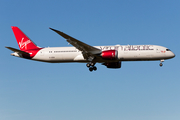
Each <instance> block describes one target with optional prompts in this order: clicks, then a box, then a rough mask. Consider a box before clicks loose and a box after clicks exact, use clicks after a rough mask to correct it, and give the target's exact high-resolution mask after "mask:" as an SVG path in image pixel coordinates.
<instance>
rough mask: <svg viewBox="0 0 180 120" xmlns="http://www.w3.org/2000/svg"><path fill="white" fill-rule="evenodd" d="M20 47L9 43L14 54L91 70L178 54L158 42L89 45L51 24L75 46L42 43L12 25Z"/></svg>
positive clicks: (162, 58) (119, 66)
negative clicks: (76, 65)
mask: <svg viewBox="0 0 180 120" xmlns="http://www.w3.org/2000/svg"><path fill="white" fill-rule="evenodd" d="M11 28H12V30H13V32H14V35H15V38H16V40H17V43H18V45H19V48H20V50H19V49H16V48H12V47H6V48H8V49H9V50H11V51H13V52H14V53H11V55H12V56H16V57H20V58H25V59H29V60H35V61H41V62H49V63H70V62H79V63H86V66H87V67H88V68H89V71H91V72H92V71H96V70H97V67H96V66H95V64H96V63H101V64H102V65H105V66H106V67H107V68H121V62H123V61H155V60H160V64H159V65H160V66H163V64H162V62H164V60H166V59H171V58H174V57H175V54H174V53H173V52H172V51H171V50H170V49H168V48H166V47H163V46H158V45H114V46H90V45H88V44H86V43H83V42H81V41H79V40H77V39H75V38H73V37H71V36H69V35H67V34H65V33H63V32H61V31H58V30H55V29H53V28H50V29H51V30H53V31H54V32H56V33H57V34H59V35H61V36H62V37H63V38H65V39H66V41H67V42H68V43H69V44H71V45H72V46H74V47H46V48H43V47H39V46H37V45H36V44H35V43H34V42H33V41H32V40H31V39H29V38H28V37H27V36H26V35H25V34H24V33H23V32H22V31H21V30H20V29H19V28H18V27H16V26H11Z"/></svg>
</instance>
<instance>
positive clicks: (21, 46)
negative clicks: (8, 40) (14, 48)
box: [19, 38, 31, 49]
mask: <svg viewBox="0 0 180 120" xmlns="http://www.w3.org/2000/svg"><path fill="white" fill-rule="evenodd" d="M23 40H24V38H22V39H21V42H19V47H20V48H21V49H23V48H24V47H25V49H27V45H28V44H29V43H31V41H30V40H27V41H25V42H24V41H23Z"/></svg>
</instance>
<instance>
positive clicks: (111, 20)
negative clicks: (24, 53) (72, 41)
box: [0, 0, 180, 120]
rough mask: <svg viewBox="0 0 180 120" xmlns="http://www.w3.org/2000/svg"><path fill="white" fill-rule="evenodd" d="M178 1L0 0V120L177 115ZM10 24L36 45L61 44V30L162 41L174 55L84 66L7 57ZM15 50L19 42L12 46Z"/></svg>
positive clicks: (122, 40) (98, 37) (139, 119)
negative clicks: (114, 66) (117, 66)
mask: <svg viewBox="0 0 180 120" xmlns="http://www.w3.org/2000/svg"><path fill="white" fill-rule="evenodd" d="M179 6H180V1H179V0H66V1H65V0H45V1H44V0H38V1H37V0H29V1H26V0H0V26H1V29H0V50H1V54H2V55H1V59H0V66H1V67H0V120H24V119H26V120H178V119H180V114H179V113H180V94H179V91H180V87H179V86H180V76H179V74H180V71H179V68H180V65H179V59H180V58H179V53H180V51H179V45H180V34H179V33H180V7H179ZM11 26H18V27H19V28H20V29H21V30H22V31H23V32H24V33H25V34H26V35H27V36H29V37H30V38H31V39H32V40H33V41H34V42H35V43H36V44H37V45H38V46H41V47H61V46H71V45H68V43H67V42H66V40H65V39H64V38H62V37H61V36H59V35H58V34H56V33H55V32H53V31H52V30H50V29H49V27H52V28H54V29H57V30H60V31H63V32H64V33H67V34H69V35H71V36H72V37H74V38H77V39H78V40H81V41H83V42H85V43H87V44H89V45H92V46H93V45H94V46H99V45H117V44H120V45H128V44H129V45H143V44H147V45H149V44H153V45H161V46H165V47H167V48H169V49H171V50H172V51H173V52H174V53H175V54H176V57H175V58H173V59H170V60H165V62H164V63H163V64H164V65H163V67H159V63H160V61H145V62H143V61H142V62H122V68H120V69H107V68H106V67H105V66H102V65H101V64H96V66H97V68H98V70H97V71H95V72H89V70H88V69H87V67H86V64H84V63H55V64H53V63H43V62H37V61H30V60H26V59H22V58H17V57H14V56H11V55H10V54H11V53H12V52H11V51H10V50H8V49H6V48H5V46H9V47H14V48H18V45H17V42H16V40H15V37H14V34H13V32H12V30H11ZM18 49H19V48H18Z"/></svg>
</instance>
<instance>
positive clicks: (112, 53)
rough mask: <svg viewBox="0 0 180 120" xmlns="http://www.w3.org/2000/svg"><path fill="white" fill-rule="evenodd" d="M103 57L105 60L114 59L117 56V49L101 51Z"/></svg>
mask: <svg viewBox="0 0 180 120" xmlns="http://www.w3.org/2000/svg"><path fill="white" fill-rule="evenodd" d="M101 56H102V58H103V59H106V60H115V59H117V58H118V51H117V50H106V51H103V52H102V53H101Z"/></svg>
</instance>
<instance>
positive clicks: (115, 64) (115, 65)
mask: <svg viewBox="0 0 180 120" xmlns="http://www.w3.org/2000/svg"><path fill="white" fill-rule="evenodd" d="M103 65H105V66H106V67H107V68H121V62H109V63H103Z"/></svg>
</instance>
